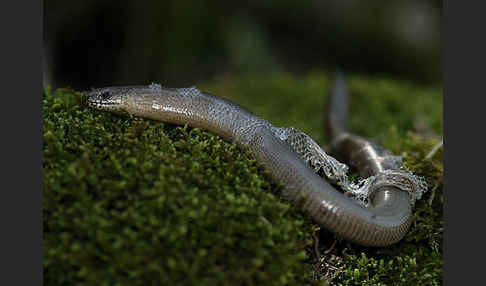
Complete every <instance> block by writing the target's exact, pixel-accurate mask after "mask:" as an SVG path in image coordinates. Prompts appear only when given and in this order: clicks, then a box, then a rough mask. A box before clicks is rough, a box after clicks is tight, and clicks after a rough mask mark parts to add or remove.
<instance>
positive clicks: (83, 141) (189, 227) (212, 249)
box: [43, 73, 443, 285]
mask: <svg viewBox="0 0 486 286" xmlns="http://www.w3.org/2000/svg"><path fill="white" fill-rule="evenodd" d="M329 83H330V80H329V79H328V77H327V75H326V74H323V73H313V74H310V75H308V76H306V77H302V78H298V79H295V78H292V77H291V76H289V75H287V74H273V75H269V76H267V77H265V78H259V77H250V76H248V77H242V78H221V79H219V80H217V81H215V82H212V83H206V84H205V85H203V86H201V88H202V89H204V90H207V91H210V92H212V93H214V94H217V95H219V96H224V97H229V98H231V99H232V100H234V101H235V102H238V103H240V104H242V105H243V106H246V107H248V109H250V110H252V111H253V112H255V113H257V114H259V115H261V116H263V117H264V118H266V119H268V120H269V121H271V122H272V123H274V124H276V125H280V126H290V125H293V126H295V127H296V128H299V129H301V130H303V131H305V132H307V133H309V134H310V135H311V136H312V137H314V138H316V139H317V141H319V142H321V143H324V142H326V139H327V138H326V137H325V136H324V135H323V132H322V111H323V108H324V106H325V104H326V100H327V97H326V95H327V90H328V89H329ZM350 89H351V92H352V94H353V98H352V102H353V105H352V107H351V110H352V113H353V114H352V116H351V118H350V120H351V122H350V123H351V128H352V129H353V131H356V132H359V133H360V134H364V135H367V136H371V137H375V138H378V139H379V140H380V141H381V142H382V143H383V144H385V145H386V146H387V147H388V148H390V149H392V150H393V151H394V152H396V153H400V154H402V155H403V156H404V160H405V163H406V164H407V166H408V167H409V168H411V169H412V170H414V171H415V172H416V173H418V174H419V175H424V176H426V178H427V179H428V180H429V184H430V186H431V190H432V189H433V190H434V191H433V192H432V191H429V192H428V193H427V195H426V196H425V197H424V198H423V199H422V200H421V201H419V202H418V203H417V207H416V211H415V216H416V217H415V220H414V223H413V225H412V228H411V230H410V232H409V233H408V234H407V236H406V237H405V239H404V240H402V241H401V242H400V243H398V244H397V245H394V246H392V247H389V248H380V249H370V248H362V247H358V246H356V245H352V244H349V243H347V242H341V243H338V245H337V247H336V248H335V250H334V252H333V253H334V254H335V255H336V256H337V257H338V258H339V259H341V261H343V264H342V265H340V266H339V271H338V275H337V276H336V278H334V279H333V280H332V281H331V283H333V284H336V285H377V284H379V283H381V284H382V285H415V284H416V283H420V284H424V285H438V284H441V281H442V231H441V230H442V223H441V222H442V205H443V195H442V153H441V151H439V152H438V153H437V154H436V156H434V157H433V158H432V159H431V160H426V161H424V160H423V158H424V157H425V155H426V154H427V153H428V151H430V149H431V148H432V146H433V145H434V144H435V143H436V142H437V139H427V140H425V139H423V138H422V137H420V136H417V135H414V134H412V133H410V132H408V133H407V130H411V129H412V128H413V126H414V121H413V120H414V118H417V116H418V117H420V116H422V115H423V116H422V117H421V118H422V119H421V120H423V122H425V123H426V125H427V126H430V128H431V129H432V130H434V131H435V132H437V133H438V134H441V130H442V118H441V109H442V101H441V96H440V90H439V89H434V88H423V87H422V88H419V87H416V86H413V85H412V84H409V83H402V82H394V81H391V80H376V79H369V78H361V77H358V76H353V77H351V78H350ZM390 93H392V94H390ZM424 96H426V98H427V99H424ZM296 98H297V99H298V100H297V103H296ZM420 100H421V101H423V102H422V103H420V102H419V101H420ZM312 114H315V116H309V115H312ZM371 117H372V118H371ZM360 119H361V120H360ZM363 122H368V123H369V124H363ZM43 133H44V134H43V140H44V146H43V212H44V216H43V220H44V222H43V225H44V244H43V251H44V260H43V268H44V282H45V283H46V285H147V284H148V285H153V284H155V285H287V284H288V285H303V284H318V283H325V282H326V281H325V280H323V281H320V282H319V281H313V280H311V277H317V278H319V279H322V278H326V277H324V275H323V273H321V272H319V271H315V269H316V268H315V266H316V265H315V264H314V263H313V262H312V259H311V254H310V253H311V251H310V250H311V249H312V247H313V246H312V244H313V240H312V233H313V232H314V230H315V229H316V225H314V224H313V223H312V221H311V220H310V219H309V218H308V217H306V216H304V215H303V214H302V213H301V212H300V211H298V210H297V209H296V208H295V207H292V206H291V205H290V204H289V203H287V202H285V201H283V200H282V199H280V197H279V187H278V186H276V185H275V184H273V183H271V182H270V181H269V180H268V176H267V174H266V172H265V170H264V169H263V168H262V166H261V165H260V164H259V163H257V162H255V161H254V160H253V159H251V156H250V154H249V152H248V151H246V150H242V149H241V148H238V147H236V146H235V145H232V144H229V143H227V142H225V141H223V140H221V139H220V138H219V137H216V136H213V135H212V134H210V133H208V132H205V131H203V130H200V129H195V128H189V127H187V126H185V127H182V126H174V125H171V124H166V123H161V122H155V121H150V120H145V119H141V118H134V117H123V116H117V115H113V114H110V113H105V112H100V111H96V110H91V109H89V108H87V107H86V106H85V105H83V104H82V98H81V95H80V94H79V93H75V92H73V91H70V90H58V91H56V92H52V91H50V90H46V93H45V96H44V99H43ZM432 194H433V195H432ZM320 238H321V242H322V241H324V239H325V238H331V239H332V236H329V234H328V233H327V232H325V230H321V231H320ZM320 247H321V248H322V247H324V243H321V245H320ZM362 253H365V254H362ZM328 280H330V279H328Z"/></svg>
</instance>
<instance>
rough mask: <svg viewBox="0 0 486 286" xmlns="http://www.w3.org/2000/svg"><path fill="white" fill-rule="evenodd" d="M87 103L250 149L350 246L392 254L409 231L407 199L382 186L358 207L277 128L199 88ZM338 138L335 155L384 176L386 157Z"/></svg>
mask: <svg viewBox="0 0 486 286" xmlns="http://www.w3.org/2000/svg"><path fill="white" fill-rule="evenodd" d="M86 99H87V103H88V105H89V106H91V107H94V108H97V109H101V110H106V111H111V112H115V113H128V114H132V115H135V116H140V117H144V118H149V119H153V120H160V121H164V122H170V123H175V124H188V125H189V126H192V127H198V128H203V129H206V130H208V131H210V132H213V133H215V134H217V135H219V136H221V137H222V138H224V139H226V140H228V141H231V142H235V143H237V144H240V145H246V146H247V147H248V148H249V150H250V151H251V152H252V154H253V156H254V157H255V158H256V159H257V160H258V161H260V162H262V163H263V164H264V166H265V168H267V169H268V171H269V173H270V176H271V178H272V179H273V180H274V181H275V182H277V183H279V184H282V185H283V186H284V189H283V193H284V195H285V196H286V198H288V199H289V200H290V201H292V202H299V205H302V207H303V209H304V210H305V211H306V212H307V213H308V214H309V215H310V216H311V217H312V218H313V219H314V220H315V221H316V222H317V223H319V224H320V225H322V226H323V227H325V228H327V229H329V230H331V231H332V232H334V233H335V234H336V235H337V236H339V237H342V238H344V239H347V240H350V241H352V242H355V243H358V244H361V245H365V246H386V245H390V244H392V243H395V242H397V241H399V240H400V239H401V238H402V237H403V236H404V234H405V233H406V232H407V230H408V228H409V226H410V223H411V204H410V198H409V193H408V192H405V191H401V190H399V189H398V188H396V186H393V185H391V184H388V183H387V182H386V180H383V182H382V183H381V184H380V182H378V183H377V184H376V186H377V187H376V188H377V189H376V190H374V191H373V193H372V196H371V197H370V203H369V205H368V206H364V205H363V204H360V203H358V202H357V201H356V200H355V199H353V198H349V197H348V196H346V195H344V194H343V193H342V192H339V191H337V190H336V189H335V188H334V187H333V186H332V185H331V184H329V183H328V182H327V181H326V180H324V179H323V178H321V177H320V176H319V175H317V174H316V173H315V172H314V170H313V169H312V168H310V167H309V164H308V163H307V162H306V161H304V160H303V159H302V157H301V156H300V155H299V154H298V153H297V152H296V151H295V150H294V148H292V146H291V145H289V144H288V143H287V142H286V141H285V140H282V138H279V137H278V136H276V130H277V131H278V128H276V127H274V126H272V125H271V124H270V123H269V122H267V121H265V120H264V119H262V118H260V117H258V116H256V115H254V114H252V113H251V112H249V111H247V110H245V109H244V108H242V107H241V106H239V105H237V104H235V103H232V102H230V101H228V100H225V99H222V98H219V97H216V96H213V95H210V94H207V93H204V92H200V91H199V90H198V89H196V88H183V89H172V88H163V87H161V86H159V85H157V84H152V85H149V86H128V87H107V88H101V89H95V90H92V91H90V92H87V94H86ZM337 125H339V124H337ZM334 135H335V137H336V138H337V137H339V138H337V139H339V140H337V141H336V142H342V143H337V145H336V147H338V148H337V149H338V150H341V151H344V152H347V155H348V156H347V157H348V158H350V159H351V161H352V163H354V164H355V165H357V166H358V167H360V168H361V170H366V171H365V172H364V173H363V174H366V175H375V174H378V173H379V172H380V171H382V170H383V169H384V168H385V169H386V168H387V165H389V164H388V163H387V158H388V157H389V155H390V154H389V152H387V151H386V150H384V149H381V148H375V146H374V145H372V144H370V143H369V142H368V141H366V140H364V139H362V138H359V137H356V136H352V135H349V134H348V133H347V132H345V131H344V130H339V132H336V134H334ZM339 146H342V148H339ZM370 154H371V155H370ZM370 166H372V167H370ZM395 167H396V166H395ZM378 181H379V180H378Z"/></svg>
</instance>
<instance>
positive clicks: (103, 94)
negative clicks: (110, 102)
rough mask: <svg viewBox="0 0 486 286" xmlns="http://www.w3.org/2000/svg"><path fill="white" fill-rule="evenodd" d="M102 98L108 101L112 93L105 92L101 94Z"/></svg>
mask: <svg viewBox="0 0 486 286" xmlns="http://www.w3.org/2000/svg"><path fill="white" fill-rule="evenodd" d="M101 98H103V99H108V98H110V93H109V92H108V91H105V92H103V93H102V94H101Z"/></svg>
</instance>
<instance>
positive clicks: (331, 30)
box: [43, 0, 442, 89]
mask: <svg viewBox="0 0 486 286" xmlns="http://www.w3.org/2000/svg"><path fill="white" fill-rule="evenodd" d="M44 29H45V30H44V67H43V68H44V83H45V84H49V85H51V86H53V87H66V86H69V87H73V88H76V89H87V88H90V87H100V86H108V85H128V84H148V83H150V82H161V83H162V84H164V85H166V86H185V85H195V84H197V82H198V81H206V80H211V79H213V78H215V77H217V76H221V75H224V74H232V75H239V74H248V73H250V74H261V75H262V76H264V75H265V74H267V73H269V72H272V71H287V72H290V73H292V74H295V75H299V74H304V73H306V72H308V71H311V70H315V69H330V68H333V67H335V66H340V67H341V68H343V69H345V70H347V71H352V72H361V73H366V74H377V73H378V74H382V75H386V76H390V77H394V78H405V79H408V80H412V81H414V82H418V83H426V84H440V82H441V70H442V60H441V42H442V40H441V37H442V1H436V0H386V1H385V0H383V1H364V0H361V1H359V0H328V1H325V0H304V1H295V0H280V1H268V0H250V1H222V0H215V1H202V0H192V1H174V0H169V1H108V0H83V1H60V0H44Z"/></svg>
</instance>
